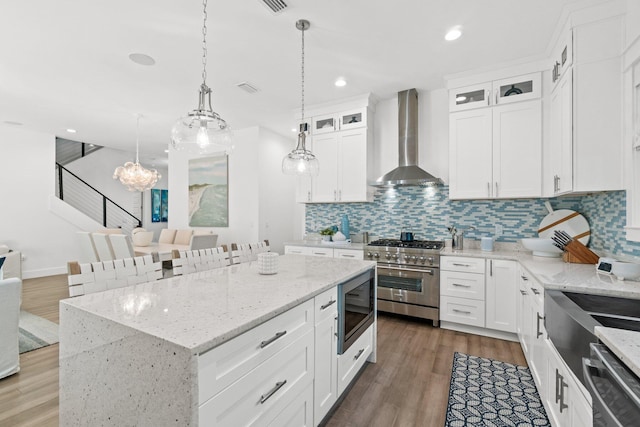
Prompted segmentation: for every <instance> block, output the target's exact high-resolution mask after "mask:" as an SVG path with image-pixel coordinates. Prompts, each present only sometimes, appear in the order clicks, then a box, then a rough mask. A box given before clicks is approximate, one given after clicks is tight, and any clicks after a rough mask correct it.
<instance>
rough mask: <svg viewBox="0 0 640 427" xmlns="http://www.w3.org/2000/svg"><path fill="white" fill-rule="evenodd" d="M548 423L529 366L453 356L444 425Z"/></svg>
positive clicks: (526, 424)
mask: <svg viewBox="0 0 640 427" xmlns="http://www.w3.org/2000/svg"><path fill="white" fill-rule="evenodd" d="M550 425H551V424H550V423H549V419H548V418H547V413H546V412H545V410H544V406H542V401H541V400H540V395H538V390H537V389H536V385H535V383H534V382H533V377H532V376H531V371H530V370H529V368H527V367H525V366H518V365H512V364H511V363H506V362H499V361H497V360H492V359H485V358H484V357H477V356H470V355H468V354H464V353H458V352H456V353H455V354H454V355H453V370H452V372H451V383H450V385H449V405H448V406H447V419H446V421H445V427H463V426H464V427H467V426H469V427H470V426H474V427H475V426H490V427H494V426H495V427H498V426H517V427H524V426H550Z"/></svg>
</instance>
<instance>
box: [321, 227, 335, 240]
mask: <svg viewBox="0 0 640 427" xmlns="http://www.w3.org/2000/svg"><path fill="white" fill-rule="evenodd" d="M334 234H335V231H334V230H333V228H325V229H324V230H320V235H321V236H322V240H324V241H325V242H330V241H331V236H333V235H334Z"/></svg>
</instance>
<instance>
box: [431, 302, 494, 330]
mask: <svg viewBox="0 0 640 427" xmlns="http://www.w3.org/2000/svg"><path fill="white" fill-rule="evenodd" d="M440 320H442V321H447V322H453V323H461V324H464V325H472V326H479V327H481V328H484V301H479V300H473V299H468V298H458V297H450V296H446V295H442V296H441V297H440Z"/></svg>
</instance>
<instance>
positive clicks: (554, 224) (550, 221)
mask: <svg viewBox="0 0 640 427" xmlns="http://www.w3.org/2000/svg"><path fill="white" fill-rule="evenodd" d="M555 230H560V231H564V232H566V233H567V234H569V235H570V236H571V237H573V238H574V239H576V240H578V241H579V242H580V243H582V244H583V245H586V244H587V243H589V239H590V238H591V229H590V228H589V223H588V222H587V220H586V218H585V217H584V216H582V215H581V214H579V213H578V212H576V211H572V210H570V209H559V210H557V211H553V212H551V213H549V214H548V215H547V216H545V217H544V218H543V219H542V221H540V226H539V227H538V236H540V237H542V238H545V239H550V238H551V237H553V232H554V231H555Z"/></svg>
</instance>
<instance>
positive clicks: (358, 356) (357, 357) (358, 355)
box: [353, 348, 364, 360]
mask: <svg viewBox="0 0 640 427" xmlns="http://www.w3.org/2000/svg"><path fill="white" fill-rule="evenodd" d="M362 353H364V348H361V349H360V351H359V352H358V354H356V355H355V356H354V357H353V359H354V360H358V359H360V356H362Z"/></svg>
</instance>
